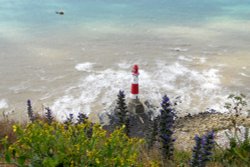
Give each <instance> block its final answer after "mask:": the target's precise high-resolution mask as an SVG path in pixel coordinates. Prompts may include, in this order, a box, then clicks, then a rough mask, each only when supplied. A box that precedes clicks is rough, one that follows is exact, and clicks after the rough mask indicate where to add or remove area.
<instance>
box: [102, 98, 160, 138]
mask: <svg viewBox="0 0 250 167" xmlns="http://www.w3.org/2000/svg"><path fill="white" fill-rule="evenodd" d="M144 105H145V112H142V113H134V112H128V114H127V117H128V119H129V136H130V137H145V134H146V133H147V130H148V129H149V126H151V124H152V118H154V117H155V116H154V115H155V114H156V112H157V111H156V110H157V109H156V107H154V106H153V105H152V104H151V103H150V102H149V101H146V102H145V103H144ZM99 118H100V123H101V124H102V125H103V128H104V129H106V130H108V131H110V132H112V131H114V130H115V129H116V128H118V127H119V116H118V115H117V111H116V108H115V104H113V105H112V106H111V107H110V109H109V113H106V114H101V115H99Z"/></svg>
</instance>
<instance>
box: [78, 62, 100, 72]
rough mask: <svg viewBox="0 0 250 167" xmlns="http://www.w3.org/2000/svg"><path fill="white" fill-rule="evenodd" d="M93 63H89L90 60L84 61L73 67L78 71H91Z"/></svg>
mask: <svg viewBox="0 0 250 167" xmlns="http://www.w3.org/2000/svg"><path fill="white" fill-rule="evenodd" d="M94 64H95V63H91V62H85V63H81V64H77V65H76V66H75V69H77V70H78V71H85V72H91V70H92V68H93V65H94Z"/></svg>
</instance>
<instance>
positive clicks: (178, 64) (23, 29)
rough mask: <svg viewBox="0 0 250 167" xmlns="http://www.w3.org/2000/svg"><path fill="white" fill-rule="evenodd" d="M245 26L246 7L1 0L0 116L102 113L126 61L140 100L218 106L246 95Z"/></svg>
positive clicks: (249, 78) (180, 0) (249, 55)
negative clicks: (134, 71)
mask: <svg viewBox="0 0 250 167" xmlns="http://www.w3.org/2000/svg"><path fill="white" fill-rule="evenodd" d="M56 11H64V13H65V14H64V15H57V14H56ZM249 18H250V1H249V0H241V1H236V0H209V1H208V0H207V1H199V0H188V1H184V0H137V1H135V0H70V1H69V0H60V1H59V0H36V1H32V0H22V1H18V0H0V78H2V80H1V84H0V110H6V111H11V110H23V108H24V103H25V100H26V99H29V98H31V99H34V101H35V106H36V107H37V108H41V105H48V106H51V107H52V108H53V109H54V110H58V111H59V112H61V113H65V111H66V110H70V111H72V112H74V113H75V112H77V111H79V110H84V111H85V112H86V113H90V112H91V111H93V110H95V111H96V110H97V111H103V108H107V107H108V106H109V105H110V101H112V100H113V99H114V98H115V95H114V92H117V91H118V90H119V89H124V90H125V91H126V93H127V94H129V85H130V73H129V72H130V67H131V66H132V64H134V63H138V64H139V65H140V67H141V69H142V76H141V82H142V86H141V87H142V88H141V92H142V95H141V97H142V99H144V100H145V99H147V97H152V100H153V101H155V102H157V101H159V99H160V97H161V96H162V94H164V93H168V94H170V95H171V96H177V95H181V96H182V97H183V99H184V100H186V103H185V105H184V106H182V109H185V110H188V109H189V108H190V107H192V108H194V110H195V112H199V111H204V110H205V109H206V108H209V107H210V108H211V107H215V108H219V107H218V106H219V105H221V104H223V102H224V100H225V99H224V97H225V96H226V95H227V94H229V93H232V92H239V91H241V92H245V93H246V94H249V92H250V89H249V88H248V85H249V83H250V66H249V64H250V48H249V46H250V29H249V27H250V20H249ZM159 73H160V74H159ZM170 73H171V74H170ZM121 80H124V81H121ZM93 83H94V84H93ZM112 84H114V86H111V85H112ZM89 85H94V86H93V87H89ZM149 90H152V92H150V91H149ZM113 95H114V96H113ZM110 99H111V100H110ZM217 102H218V103H217ZM187 112H188V111H187ZM59 115H60V114H59ZM60 117H61V115H60Z"/></svg>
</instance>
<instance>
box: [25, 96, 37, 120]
mask: <svg viewBox="0 0 250 167" xmlns="http://www.w3.org/2000/svg"><path fill="white" fill-rule="evenodd" d="M27 112H28V117H29V120H30V121H31V122H34V121H35V115H34V112H33V109H32V105H31V100H27Z"/></svg>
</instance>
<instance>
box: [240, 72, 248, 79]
mask: <svg viewBox="0 0 250 167" xmlns="http://www.w3.org/2000/svg"><path fill="white" fill-rule="evenodd" d="M240 75H242V76H244V77H247V78H250V75H247V74H245V73H243V72H241V73H240Z"/></svg>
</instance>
